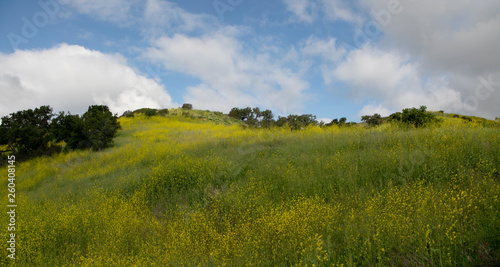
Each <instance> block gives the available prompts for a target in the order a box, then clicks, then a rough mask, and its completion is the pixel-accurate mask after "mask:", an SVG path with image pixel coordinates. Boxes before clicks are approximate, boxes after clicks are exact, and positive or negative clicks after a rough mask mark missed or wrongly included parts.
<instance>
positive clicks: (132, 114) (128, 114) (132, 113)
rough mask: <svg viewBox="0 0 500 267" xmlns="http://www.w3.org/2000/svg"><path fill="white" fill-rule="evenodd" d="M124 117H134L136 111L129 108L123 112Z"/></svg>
mask: <svg viewBox="0 0 500 267" xmlns="http://www.w3.org/2000/svg"><path fill="white" fill-rule="evenodd" d="M122 117H127V118H131V117H134V112H133V111H131V110H127V111H125V112H123V114H122Z"/></svg>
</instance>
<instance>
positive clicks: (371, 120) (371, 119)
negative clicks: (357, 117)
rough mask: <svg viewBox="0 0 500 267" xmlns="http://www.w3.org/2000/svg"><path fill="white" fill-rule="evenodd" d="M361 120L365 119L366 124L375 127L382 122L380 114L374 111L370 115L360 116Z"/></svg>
mask: <svg viewBox="0 0 500 267" xmlns="http://www.w3.org/2000/svg"><path fill="white" fill-rule="evenodd" d="M361 121H365V122H366V123H368V126H370V127H375V126H377V125H380V124H382V122H383V120H382V116H380V114H378V113H375V114H373V115H372V116H369V115H366V116H363V117H361Z"/></svg>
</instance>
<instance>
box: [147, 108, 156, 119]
mask: <svg viewBox="0 0 500 267" xmlns="http://www.w3.org/2000/svg"><path fill="white" fill-rule="evenodd" d="M144 115H146V117H151V116H156V109H152V108H148V109H147V110H146V112H144Z"/></svg>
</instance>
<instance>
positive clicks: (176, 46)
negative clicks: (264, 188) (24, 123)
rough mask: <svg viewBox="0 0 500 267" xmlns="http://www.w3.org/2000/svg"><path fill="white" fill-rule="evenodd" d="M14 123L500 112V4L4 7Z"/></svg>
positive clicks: (7, 97) (6, 93) (72, 3)
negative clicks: (51, 114)
mask: <svg viewBox="0 0 500 267" xmlns="http://www.w3.org/2000/svg"><path fill="white" fill-rule="evenodd" d="M0 38H1V41H0V93H1V95H0V116H4V115H7V114H9V113H12V112H15V111H18V110H22V109H27V108H34V107H38V106H41V105H51V106H52V107H53V108H54V109H55V110H56V111H71V112H72V113H82V112H84V111H85V110H86V109H87V107H88V106H89V105H92V104H105V105H108V106H109V107H110V108H111V109H112V111H113V112H116V113H119V114H121V113H122V112H124V111H125V110H134V109H138V108H143V107H150V108H172V107H179V106H180V105H182V104H183V103H192V104H193V106H194V107H195V108H197V109H210V110H214V111H215V110H217V111H223V112H228V111H229V110H230V109H231V108H232V107H246V106H252V107H256V106H258V107H261V108H264V109H272V110H273V111H274V113H275V114H276V115H287V114H291V113H294V114H314V115H317V117H318V119H321V118H330V119H331V118H339V117H347V118H348V120H352V121H359V120H360V116H361V115H367V114H373V113H380V114H382V115H388V114H390V113H392V112H396V111H400V110H401V109H403V108H407V107H418V106H420V105H426V106H427V107H428V108H429V109H431V110H445V111H446V112H456V113H461V114H470V115H479V116H483V117H488V118H495V117H500V105H499V103H500V1H498V0H481V1H472V0H470V1H465V0H440V1H435V0H419V1H412V0H354V1H347V0H267V1H263V0H252V1H250V0H215V1H213V0H208V1H199V0H184V1H167V0H107V1H102V0H40V1H34V0H33V1H28V0H22V1H18V0H3V1H1V2H0Z"/></svg>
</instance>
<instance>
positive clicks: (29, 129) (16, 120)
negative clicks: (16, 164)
mask: <svg viewBox="0 0 500 267" xmlns="http://www.w3.org/2000/svg"><path fill="white" fill-rule="evenodd" d="M53 116H54V114H53V113H52V108H51V107H50V106H41V107H40V108H35V110H32V109H28V110H23V111H18V112H16V113H12V114H10V116H5V117H3V118H2V124H1V125H0V144H2V145H8V146H9V149H10V150H12V151H14V152H19V153H20V154H22V155H32V156H33V155H38V154H40V153H42V152H44V151H45V150H46V149H47V147H48V143H49V142H50V141H52V139H53V135H52V133H51V131H50V121H51V119H52V117H53Z"/></svg>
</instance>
